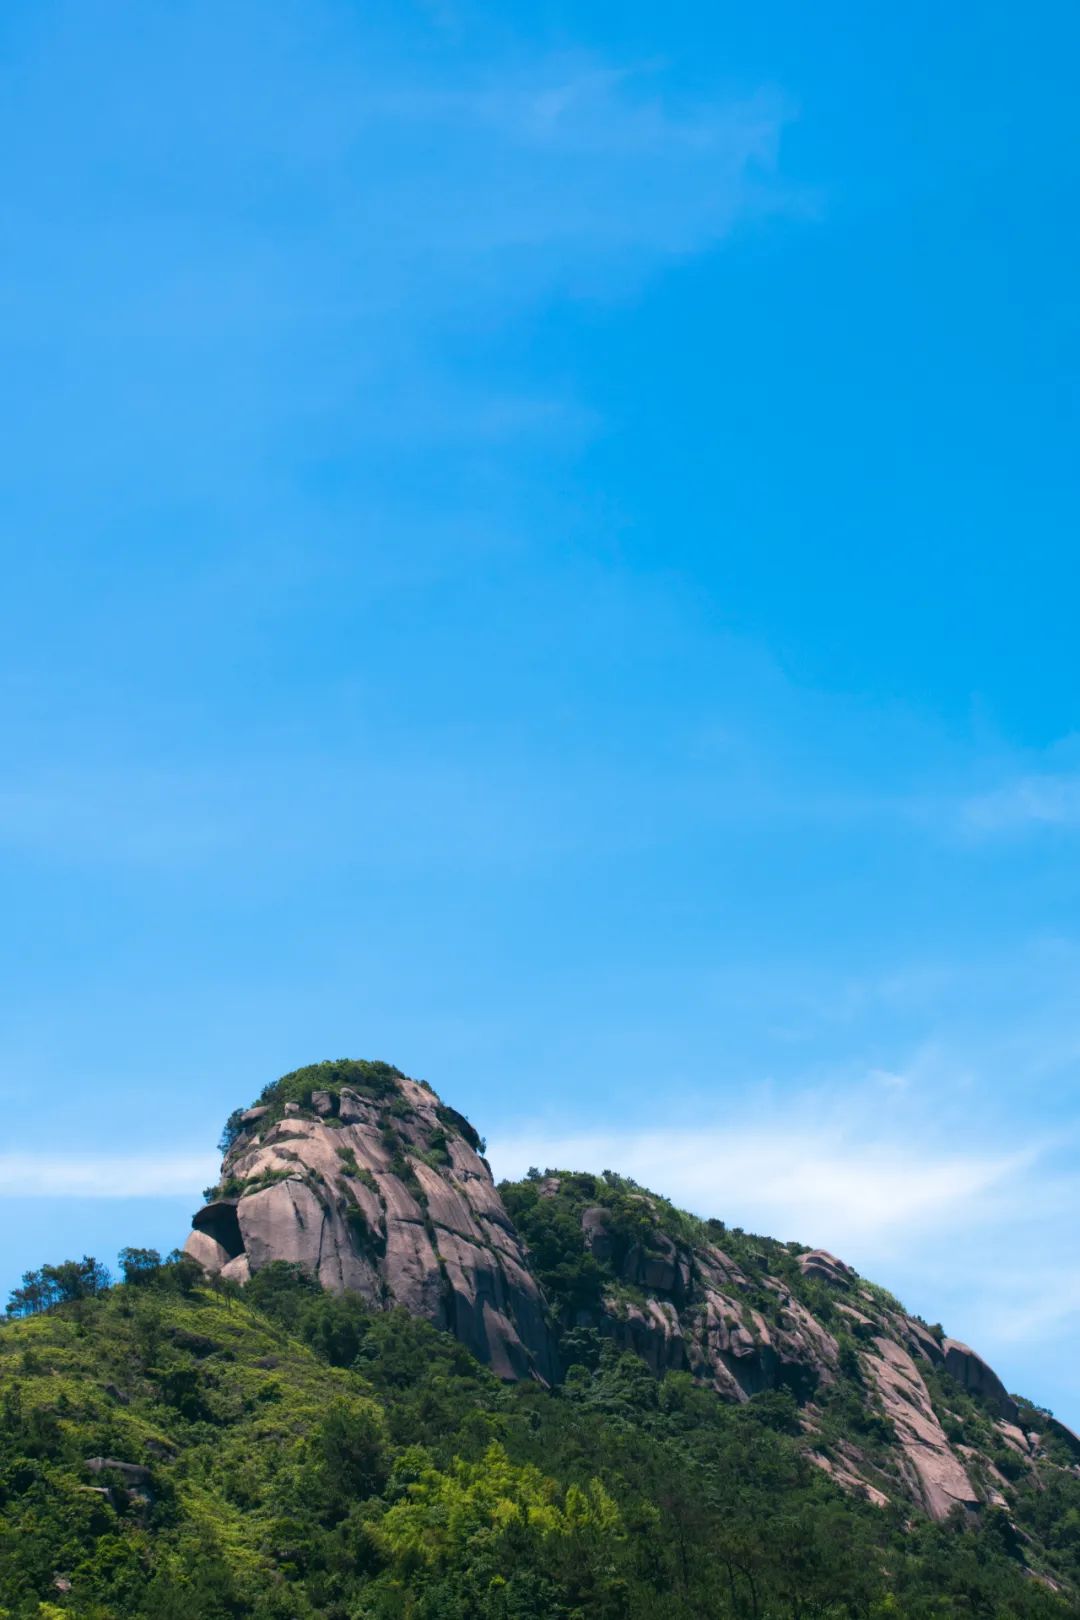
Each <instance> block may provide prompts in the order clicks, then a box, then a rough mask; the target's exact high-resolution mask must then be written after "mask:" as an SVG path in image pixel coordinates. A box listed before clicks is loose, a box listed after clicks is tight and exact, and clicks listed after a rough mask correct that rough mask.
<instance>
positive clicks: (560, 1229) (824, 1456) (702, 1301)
mask: <svg viewBox="0 0 1080 1620" xmlns="http://www.w3.org/2000/svg"><path fill="white" fill-rule="evenodd" d="M224 1147H225V1150H226V1151H225V1158H224V1162H223V1165H222V1177H221V1182H220V1184H219V1186H218V1188H216V1189H212V1190H211V1193H212V1196H210V1197H209V1199H208V1202H207V1203H206V1205H205V1206H204V1207H203V1208H202V1209H201V1210H200V1211H198V1213H197V1214H196V1215H195V1217H194V1220H193V1230H192V1233H191V1235H190V1237H189V1238H188V1241H187V1244H186V1246H185V1247H186V1250H187V1252H188V1253H189V1254H190V1255H192V1256H193V1257H194V1258H195V1259H197V1260H198V1261H199V1263H200V1264H201V1265H202V1266H203V1267H204V1268H205V1269H206V1270H207V1271H209V1272H211V1273H216V1274H220V1275H221V1276H222V1277H225V1278H231V1279H234V1280H236V1281H238V1282H241V1283H242V1282H244V1281H245V1280H246V1279H247V1278H248V1277H250V1276H251V1275H252V1273H254V1272H256V1271H258V1270H260V1269H261V1268H262V1267H264V1266H265V1265H267V1264H269V1263H271V1262H272V1261H275V1260H280V1261H287V1262H290V1263H293V1264H296V1265H298V1266H301V1267H302V1268H303V1269H304V1270H306V1271H308V1272H310V1273H311V1274H312V1275H314V1276H316V1277H318V1279H319V1281H320V1282H321V1283H322V1284H323V1285H324V1286H325V1287H327V1288H329V1289H332V1290H335V1291H344V1290H351V1291H355V1292H356V1293H358V1294H360V1295H362V1296H363V1297H364V1298H365V1299H366V1300H368V1301H369V1302H370V1303H372V1304H373V1305H376V1306H390V1305H393V1304H398V1305H402V1306H404V1307H405V1308H406V1309H407V1310H409V1311H410V1312H412V1313H413V1314H415V1315H417V1316H421V1317H424V1318H426V1319H427V1320H428V1321H430V1322H432V1323H433V1324H434V1325H435V1326H437V1327H440V1328H444V1329H446V1330H448V1331H450V1332H451V1333H453V1334H455V1335H456V1336H457V1337H458V1338H459V1339H460V1340H461V1341H462V1342H463V1343H464V1344H465V1345H466V1346H467V1347H468V1349H469V1350H470V1351H472V1352H473V1354H474V1355H476V1356H477V1358H478V1359H479V1360H480V1361H482V1362H484V1363H485V1364H487V1365H488V1366H490V1367H491V1368H492V1370H493V1371H494V1372H495V1373H496V1374H497V1375H498V1376H499V1377H501V1378H503V1379H507V1380H518V1379H521V1378H526V1377H534V1378H537V1379H540V1380H541V1381H543V1382H545V1383H553V1382H557V1381H558V1379H559V1378H560V1377H562V1376H563V1375H564V1374H565V1372H566V1370H567V1368H568V1366H570V1365H572V1364H573V1363H574V1362H575V1361H585V1362H587V1361H588V1359H589V1358H590V1357H593V1358H595V1357H596V1356H597V1355H598V1354H600V1353H602V1346H603V1344H604V1342H612V1343H613V1344H614V1345H615V1346H616V1347H618V1348H619V1349H623V1350H628V1351H632V1352H634V1353H636V1354H637V1355H639V1356H640V1357H641V1358H642V1359H643V1360H644V1361H645V1362H646V1363H647V1364H648V1366H649V1367H650V1368H651V1370H652V1371H653V1372H654V1373H656V1374H657V1375H662V1374H664V1373H668V1372H682V1373H686V1374H689V1375H690V1376H691V1377H692V1378H693V1379H694V1380H695V1381H697V1382H699V1383H704V1384H708V1385H711V1386H712V1387H713V1388H714V1389H715V1390H716V1391H717V1392H718V1393H719V1394H720V1395H721V1396H722V1397H724V1398H725V1399H727V1400H732V1401H740V1402H742V1401H746V1400H748V1399H750V1398H752V1397H754V1396H759V1395H763V1394H765V1393H766V1392H768V1391H786V1392H787V1393H788V1395H789V1396H790V1397H792V1406H793V1411H794V1413H795V1421H796V1422H797V1424H798V1425H799V1427H800V1428H801V1430H802V1433H803V1435H804V1437H805V1446H806V1450H807V1454H808V1455H809V1457H810V1458H811V1460H812V1461H813V1462H814V1463H815V1464H816V1465H817V1466H818V1467H820V1468H822V1469H823V1470H824V1471H826V1472H827V1473H829V1474H830V1475H831V1476H832V1477H833V1478H834V1479H835V1480H836V1481H837V1482H838V1483H839V1484H841V1485H842V1486H843V1487H844V1488H845V1489H847V1490H849V1491H851V1492H853V1493H856V1494H859V1495H861V1496H863V1497H864V1498H866V1499H868V1500H870V1501H873V1502H876V1503H878V1504H881V1505H884V1504H885V1503H887V1502H890V1501H899V1502H905V1501H906V1502H911V1503H913V1504H915V1505H917V1506H918V1507H920V1508H921V1509H922V1510H924V1511H925V1512H926V1513H928V1514H929V1515H930V1516H931V1517H933V1518H935V1519H939V1520H940V1519H944V1518H945V1517H947V1516H948V1514H949V1513H950V1512H951V1511H953V1510H954V1509H959V1510H961V1511H962V1512H964V1513H968V1514H970V1513H977V1512H978V1511H980V1509H981V1508H983V1507H991V1508H1004V1509H1006V1510H1007V1508H1008V1505H1009V1499H1010V1491H1011V1488H1012V1485H1013V1483H1014V1482H1015V1481H1016V1480H1018V1479H1020V1478H1025V1479H1027V1478H1037V1477H1038V1475H1039V1471H1040V1470H1044V1469H1047V1468H1051V1469H1052V1468H1071V1469H1074V1470H1077V1471H1080V1439H1078V1438H1077V1437H1076V1436H1075V1435H1073V1434H1072V1433H1071V1431H1069V1430H1068V1429H1066V1428H1065V1426H1064V1425H1063V1424H1060V1423H1059V1422H1057V1420H1055V1419H1053V1418H1051V1417H1050V1416H1049V1414H1046V1413H1043V1412H1041V1411H1040V1410H1039V1409H1038V1408H1035V1407H1032V1406H1030V1404H1028V1403H1021V1402H1018V1401H1017V1399H1015V1398H1014V1397H1013V1396H1011V1395H1010V1394H1009V1393H1008V1392H1007V1391H1006V1390H1005V1388H1004V1386H1003V1385H1002V1383H1001V1381H1000V1379H999V1378H998V1377H997V1375H996V1374H995V1373H994V1372H993V1370H992V1369H991V1368H990V1367H989V1366H988V1365H987V1363H986V1362H985V1361H983V1360H982V1358H981V1357H980V1356H978V1355H977V1354H976V1352H975V1351H973V1350H971V1349H970V1348H969V1347H968V1346H967V1345H965V1344H963V1343H961V1342H960V1341H959V1340H956V1339H951V1338H948V1337H947V1336H946V1335H945V1334H944V1333H943V1332H942V1331H941V1330H940V1329H939V1328H936V1327H935V1328H931V1327H928V1326H927V1324H925V1323H923V1322H922V1321H920V1320H919V1319H918V1318H915V1317H912V1316H910V1315H908V1314H907V1313H906V1312H905V1311H904V1310H903V1308H902V1307H901V1306H900V1305H899V1303H898V1302H897V1301H896V1300H894V1299H893V1298H892V1297H891V1296H890V1295H888V1294H887V1293H886V1292H885V1291H884V1290H882V1289H879V1288H876V1287H875V1286H874V1285H872V1284H870V1283H867V1282H866V1281H865V1280H864V1279H862V1278H860V1277H859V1276H858V1275H857V1274H856V1273H855V1272H854V1271H853V1270H852V1268H851V1267H849V1266H847V1265H846V1264H845V1263H844V1262H843V1261H841V1260H838V1259H837V1258H836V1257H835V1256H833V1255H830V1254H828V1253H827V1252H826V1251H824V1250H819V1249H817V1250H815V1249H805V1248H803V1247H801V1246H800V1245H797V1244H780V1243H777V1242H775V1241H774V1240H771V1239H767V1238H758V1237H753V1236H750V1235H748V1234H745V1233H743V1232H741V1231H740V1230H739V1229H737V1228H736V1229H733V1230H731V1231H729V1230H728V1229H727V1228H726V1227H725V1226H724V1225H723V1223H722V1222H719V1221H707V1222H702V1221H698V1220H696V1219H694V1218H693V1217H690V1216H687V1215H685V1214H684V1213H683V1212H681V1211H678V1210H676V1209H674V1207H673V1206H671V1205H670V1204H669V1203H668V1202H667V1201H666V1200H664V1199H661V1198H658V1197H656V1196H655V1195H653V1194H650V1193H648V1192H646V1191H645V1190H644V1189H641V1188H638V1187H636V1186H635V1184H634V1183H632V1182H628V1181H626V1180H624V1179H623V1178H620V1177H618V1176H613V1175H611V1174H610V1173H607V1172H605V1174H604V1176H601V1177H597V1176H591V1175H582V1174H574V1173H566V1172H555V1173H552V1172H548V1173H546V1174H544V1175H541V1174H540V1173H539V1172H530V1175H529V1177H528V1178H526V1180H525V1181H523V1182H520V1183H516V1184H506V1185H504V1186H503V1187H502V1188H499V1189H497V1188H496V1187H495V1185H494V1183H493V1180H492V1176H491V1171H490V1169H489V1167H488V1165H487V1162H486V1160H485V1159H484V1158H483V1156H482V1152H481V1149H482V1143H481V1141H480V1139H479V1138H478V1137H477V1135H476V1132H475V1131H474V1130H473V1128H472V1126H471V1125H470V1124H469V1123H468V1121H467V1120H465V1119H464V1118H463V1117H462V1116H461V1115H459V1114H457V1113H455V1112H454V1111H453V1110H451V1109H448V1108H447V1107H446V1106H445V1105H444V1104H443V1103H441V1102H440V1100H439V1098H438V1097H437V1096H436V1095H435V1093H434V1092H433V1091H431V1089H430V1088H429V1087H427V1086H426V1085H424V1084H423V1083H421V1082H417V1081H415V1080H411V1079H409V1078H408V1077H407V1076H405V1075H403V1074H402V1073H401V1072H400V1071H398V1070H396V1069H393V1068H392V1067H391V1066H389V1065H386V1064H365V1063H351V1062H341V1063H336V1064H321V1065H316V1066H314V1067H312V1068H310V1069H305V1070H298V1071H296V1073H295V1074H293V1075H287V1076H285V1077H284V1078H283V1079H282V1080H280V1081H277V1082H275V1083H274V1084H273V1085H272V1086H269V1087H267V1088H266V1090H265V1091H264V1093H263V1096H262V1098H261V1099H260V1102H259V1104H258V1105H257V1106H256V1107H254V1108H250V1109H247V1110H245V1111H243V1112H239V1111H238V1112H237V1113H236V1114H234V1115H233V1116H232V1117H231V1119H230V1122H229V1126H228V1127H227V1129H226V1137H225V1139H224Z"/></svg>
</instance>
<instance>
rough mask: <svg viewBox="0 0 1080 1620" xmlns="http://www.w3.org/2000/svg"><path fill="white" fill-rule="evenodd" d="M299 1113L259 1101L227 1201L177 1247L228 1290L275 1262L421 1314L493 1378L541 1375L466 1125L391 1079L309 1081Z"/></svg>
mask: <svg viewBox="0 0 1080 1620" xmlns="http://www.w3.org/2000/svg"><path fill="white" fill-rule="evenodd" d="M311 1109H312V1111H313V1113H314V1114H315V1115H316V1116H317V1117H315V1118H312V1117H310V1115H309V1114H307V1113H306V1112H304V1111H303V1110H301V1111H300V1112H292V1111H290V1112H289V1113H287V1114H286V1112H285V1108H284V1105H282V1106H281V1107H280V1108H279V1110H278V1113H277V1115H275V1111H274V1105H273V1102H272V1101H271V1103H269V1104H267V1105H265V1108H264V1111H263V1112H261V1113H260V1114H259V1118H258V1120H257V1121H253V1123H258V1125H259V1127H260V1132H261V1134H260V1136H259V1139H258V1140H256V1139H255V1137H254V1135H252V1134H249V1135H246V1136H243V1137H240V1138H238V1140H237V1141H236V1142H235V1143H234V1145H233V1147H232V1149H231V1150H230V1152H229V1154H228V1155H227V1156H226V1159H225V1162H224V1164H223V1165H222V1181H223V1183H228V1184H229V1186H230V1188H232V1187H235V1186H236V1185H237V1184H239V1187H240V1192H239V1195H238V1197H236V1198H234V1199H218V1200H216V1201H215V1202H214V1203H212V1204H209V1205H206V1206H205V1207H204V1208H203V1209H201V1210H200V1211H199V1212H198V1213H197V1215H196V1216H195V1218H194V1221H193V1226H194V1228H195V1230H194V1231H193V1232H192V1233H191V1235H190V1237H189V1238H188V1241H187V1244H186V1249H187V1252H188V1253H189V1254H191V1255H193V1257H194V1258H195V1259H197V1260H198V1261H199V1263H200V1264H201V1265H203V1266H204V1267H205V1268H206V1269H207V1270H208V1271H210V1272H217V1273H219V1274H220V1275H221V1276H222V1277H226V1278H232V1279H235V1280H237V1281H240V1282H243V1281H245V1280H246V1279H247V1278H248V1277H250V1276H253V1275H254V1274H255V1273H257V1272H259V1271H261V1270H262V1269H263V1268H264V1267H265V1266H267V1265H270V1264H271V1263H272V1262H273V1261H275V1260H283V1261H286V1262H288V1263H289V1264H291V1265H296V1266H300V1267H302V1269H303V1270H305V1271H307V1272H309V1273H310V1274H311V1275H312V1276H314V1277H317V1278H318V1279H319V1281H320V1282H321V1283H322V1284H323V1286H324V1287H326V1288H329V1289H332V1290H334V1291H336V1292H344V1291H346V1290H347V1291H350V1292H355V1293H358V1294H360V1295H362V1296H363V1297H364V1298H365V1299H367V1300H368V1301H369V1302H370V1303H371V1304H372V1305H375V1306H378V1307H383V1306H387V1305H394V1304H400V1305H403V1306H404V1307H405V1308H406V1309H407V1310H409V1311H411V1312H413V1313H414V1314H415V1315H417V1316H423V1317H426V1318H427V1320H428V1321H430V1322H432V1323H433V1324H434V1325H435V1326H436V1327H439V1328H444V1329H447V1330H449V1331H451V1332H453V1333H455V1334H456V1335H457V1337H458V1338H460V1339H461V1340H462V1342H463V1343H464V1344H466V1345H467V1346H468V1348H469V1349H470V1350H471V1351H472V1352H473V1354H474V1355H476V1356H477V1358H478V1359H479V1360H480V1361H483V1362H486V1363H487V1365H488V1366H490V1367H491V1368H492V1370H493V1371H494V1372H495V1373H496V1374H497V1375H498V1376H499V1377H501V1378H506V1379H519V1378H524V1377H527V1376H529V1375H530V1374H531V1375H534V1376H536V1377H537V1378H540V1379H542V1380H544V1381H550V1380H551V1379H553V1378H554V1377H555V1375H556V1372H557V1365H556V1350H555V1344H554V1340H553V1337H552V1334H551V1330H550V1328H549V1326H548V1321H547V1312H546V1306H545V1302H544V1299H543V1296H542V1294H541V1292H540V1289H539V1287H538V1285H537V1283H536V1280H535V1278H534V1277H533V1275H532V1273H531V1271H530V1269H529V1264H528V1260H527V1257H526V1254H525V1250H524V1247H523V1245H522V1243H521V1241H520V1239H519V1238H518V1236H517V1233H516V1232H515V1230H514V1227H513V1224H512V1222H511V1221H510V1219H509V1217H508V1215H507V1213H506V1210H505V1208H504V1207H503V1203H502V1200H501V1198H500V1197H499V1194H498V1192H497V1191H496V1189H495V1186H494V1183H493V1181H492V1177H491V1171H490V1169H489V1168H488V1166H487V1164H486V1162H485V1161H484V1160H483V1159H482V1158H481V1157H480V1156H479V1154H478V1153H477V1152H476V1150H475V1147H474V1146H473V1143H474V1142H475V1141H476V1140H477V1138H476V1136H475V1133H474V1132H472V1128H471V1127H470V1126H468V1124H467V1122H466V1121H464V1120H460V1116H457V1115H454V1114H453V1113H452V1111H451V1110H449V1109H445V1108H443V1106H442V1105H441V1104H440V1102H439V1099H438V1098H437V1097H436V1096H435V1094H434V1093H433V1092H432V1091H430V1090H428V1089H427V1088H426V1087H424V1086H421V1085H419V1084H417V1083H416V1082H415V1081H411V1080H408V1079H406V1078H405V1077H404V1076H399V1077H397V1078H396V1079H395V1080H394V1082H393V1085H392V1089H391V1090H389V1091H388V1090H387V1089H386V1088H385V1085H384V1087H383V1088H382V1089H381V1090H375V1088H373V1094H372V1095H365V1094H364V1091H363V1089H362V1084H361V1085H359V1086H357V1087H355V1088H354V1087H348V1086H346V1087H341V1088H340V1089H339V1090H331V1089H330V1088H329V1087H328V1086H327V1087H323V1086H316V1087H315V1088H314V1089H313V1090H312V1092H311ZM249 1112H251V1111H249ZM459 1121H460V1124H459V1123H458V1122H459ZM466 1133H467V1134H466ZM470 1138H471V1140H470Z"/></svg>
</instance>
